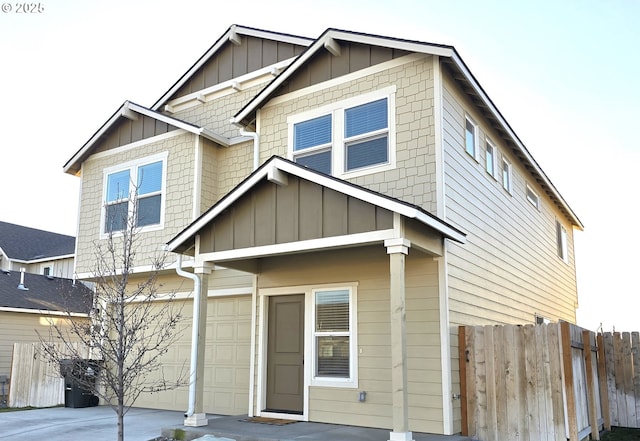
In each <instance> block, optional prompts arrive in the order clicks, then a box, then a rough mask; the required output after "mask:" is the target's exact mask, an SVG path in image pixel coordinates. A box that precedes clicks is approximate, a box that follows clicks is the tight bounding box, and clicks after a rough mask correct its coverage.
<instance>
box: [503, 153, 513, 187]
mask: <svg viewBox="0 0 640 441" xmlns="http://www.w3.org/2000/svg"><path fill="white" fill-rule="evenodd" d="M502 187H504V189H505V190H507V191H508V192H509V193H511V163H510V162H509V161H507V160H506V159H505V158H502Z"/></svg>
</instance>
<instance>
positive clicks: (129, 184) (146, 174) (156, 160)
mask: <svg viewBox="0 0 640 441" xmlns="http://www.w3.org/2000/svg"><path fill="white" fill-rule="evenodd" d="M166 157H167V155H166V153H165V154H161V155H155V156H151V157H147V158H143V159H140V160H137V161H132V162H129V163H126V164H123V165H120V166H116V167H111V168H108V169H106V170H105V172H104V173H105V189H104V201H105V202H104V210H103V216H102V231H101V232H102V233H103V234H107V233H113V232H118V231H123V230H124V229H126V227H127V222H129V221H132V222H133V223H134V226H135V227H139V228H143V229H155V228H161V227H162V223H163V219H164V210H163V207H164V193H165V191H164V188H165V172H166Z"/></svg>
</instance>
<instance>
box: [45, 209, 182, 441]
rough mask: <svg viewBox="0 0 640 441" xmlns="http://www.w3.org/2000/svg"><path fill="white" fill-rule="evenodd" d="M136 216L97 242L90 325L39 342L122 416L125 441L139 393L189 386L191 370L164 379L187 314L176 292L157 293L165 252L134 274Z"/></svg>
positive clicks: (55, 331)
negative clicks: (167, 359) (166, 362)
mask: <svg viewBox="0 0 640 441" xmlns="http://www.w3.org/2000/svg"><path fill="white" fill-rule="evenodd" d="M131 205H132V206H133V207H137V205H138V204H137V203H136V201H134V203H132V204H131ZM123 211H127V213H126V215H125V214H124V213H123ZM135 211H136V209H135V208H134V209H133V213H130V212H128V210H120V215H122V216H123V218H122V220H120V221H119V222H118V223H117V225H118V231H110V232H109V233H108V237H107V238H106V239H104V240H102V241H96V243H95V268H94V271H93V282H94V283H95V294H94V298H93V304H92V305H91V311H92V313H91V320H89V321H78V320H68V322H69V325H68V326H69V327H68V328H64V327H62V326H57V325H52V327H51V333H50V334H51V335H50V336H49V338H48V339H44V338H43V337H42V336H41V337H40V339H41V341H42V343H43V348H44V352H45V354H43V355H44V356H45V358H46V359H47V360H49V361H50V362H52V363H56V364H60V363H62V366H63V367H64V366H66V367H67V370H66V372H65V373H66V375H68V376H70V377H71V379H72V381H74V382H76V384H77V385H78V387H80V388H83V389H85V390H87V391H90V392H91V393H92V394H94V395H95V396H97V397H99V398H100V399H102V400H103V401H104V402H105V403H106V404H108V405H109V406H111V408H112V409H113V410H114V411H115V412H116V414H117V418H118V441H123V440H124V416H125V414H126V413H127V411H128V410H129V409H130V408H131V407H132V406H133V404H134V403H135V401H136V400H137V398H138V397H139V396H140V394H142V393H147V392H160V391H166V390H171V389H175V388H177V387H180V386H183V385H184V384H185V379H184V378H185V375H184V371H185V369H184V366H183V369H182V372H180V373H179V375H178V378H171V379H166V378H165V376H164V374H163V373H162V372H160V373H159V374H158V373H157V371H159V370H160V371H161V369H162V365H161V361H162V357H163V356H164V355H165V354H166V353H167V351H168V348H169V347H170V346H171V345H172V344H173V343H174V342H176V340H177V339H178V338H179V336H180V333H181V331H180V328H179V326H178V325H179V323H180V320H181V319H182V310H181V303H179V302H176V301H175V292H172V293H170V294H159V293H158V289H157V278H158V274H159V272H160V271H161V270H162V269H163V268H164V267H165V260H166V254H165V253H159V254H158V255H157V256H155V257H154V258H152V259H151V262H148V263H150V266H151V270H150V271H149V272H145V273H144V278H142V277H136V276H134V275H133V271H134V268H135V266H134V262H135V259H136V251H137V250H138V245H139V239H140V232H139V227H138V226H137V224H138V221H137V214H136V212H135ZM120 228H122V229H120ZM109 230H113V229H112V228H109ZM69 318H70V319H71V317H70V316H69ZM77 342H80V343H81V344H80V345H78V344H77ZM56 343H57V344H56ZM60 343H62V344H60ZM79 346H80V347H82V346H84V348H80V349H79ZM87 348H88V351H89V358H90V359H89V360H87V359H86V357H87ZM83 349H84V350H83Z"/></svg>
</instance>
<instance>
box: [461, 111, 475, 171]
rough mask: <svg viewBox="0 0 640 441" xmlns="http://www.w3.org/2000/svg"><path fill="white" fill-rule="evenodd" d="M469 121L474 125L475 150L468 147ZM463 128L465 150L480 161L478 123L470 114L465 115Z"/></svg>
mask: <svg viewBox="0 0 640 441" xmlns="http://www.w3.org/2000/svg"><path fill="white" fill-rule="evenodd" d="M467 123H469V124H471V125H472V126H473V152H470V151H469V149H468V148H467ZM463 129H464V151H465V152H467V154H468V155H469V156H471V157H472V158H473V159H475V160H476V161H478V150H479V148H478V144H479V140H478V138H479V136H478V132H479V129H478V123H476V122H475V120H474V119H473V118H471V117H470V116H469V115H465V116H464V127H463Z"/></svg>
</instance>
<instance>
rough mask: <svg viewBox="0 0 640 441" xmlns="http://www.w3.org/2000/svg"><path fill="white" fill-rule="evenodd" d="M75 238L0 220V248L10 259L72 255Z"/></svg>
mask: <svg viewBox="0 0 640 441" xmlns="http://www.w3.org/2000/svg"><path fill="white" fill-rule="evenodd" d="M75 247H76V238H75V237H73V236H67V235H65V234H58V233H52V232H50V231H44V230H38V229H36V228H29V227H23V226H22V225H16V224H10V223H8V222H1V221H0V248H1V249H2V251H4V253H5V254H6V255H7V257H9V258H10V259H11V260H18V261H23V262H29V261H33V260H43V259H48V258H54V257H58V258H59V257H72V256H73V254H74V253H75Z"/></svg>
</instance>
